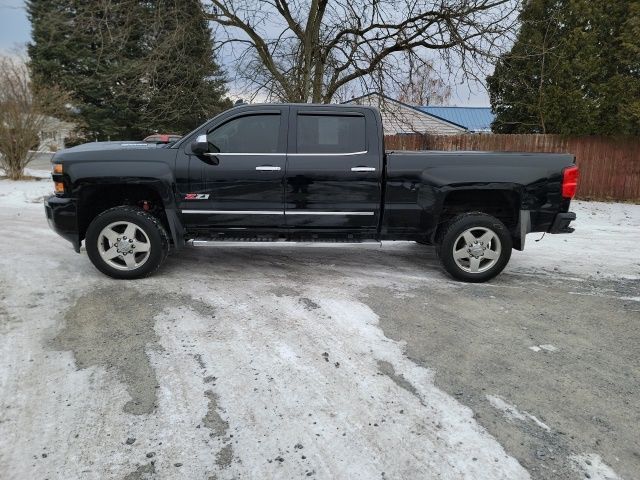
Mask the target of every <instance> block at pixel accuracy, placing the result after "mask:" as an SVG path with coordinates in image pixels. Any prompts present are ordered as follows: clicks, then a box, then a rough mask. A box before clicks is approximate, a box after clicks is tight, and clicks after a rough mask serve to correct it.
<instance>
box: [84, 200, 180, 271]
mask: <svg viewBox="0 0 640 480" xmlns="http://www.w3.org/2000/svg"><path fill="white" fill-rule="evenodd" d="M85 243H86V247H87V255H88V256H89V259H90V260H91V263H93V265H94V266H95V267H96V268H97V269H98V270H100V271H101V272H102V273H104V274H106V275H109V276H110V277H113V278H123V279H133V278H141V277H144V276H147V275H149V274H150V273H153V272H154V271H155V270H157V269H158V267H160V264H161V263H162V262H163V261H164V259H165V258H166V256H167V252H168V250H169V238H168V236H167V232H166V230H165V229H164V227H163V226H162V224H161V223H160V221H159V220H158V219H157V218H156V217H154V216H153V215H151V214H149V213H147V212H145V211H144V210H142V209H139V208H135V207H129V206H122V207H115V208H111V209H109V210H106V211H104V212H102V213H101V214H100V215H98V216H97V217H96V218H94V219H93V221H92V222H91V224H90V225H89V228H88V229H87V235H86V242H85Z"/></svg>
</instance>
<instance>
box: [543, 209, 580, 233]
mask: <svg viewBox="0 0 640 480" xmlns="http://www.w3.org/2000/svg"><path fill="white" fill-rule="evenodd" d="M575 219H576V214H575V213H573V212H566V213H559V214H557V215H556V218H555V220H554V221H553V224H552V225H551V227H550V228H549V233H573V231H574V230H575V228H573V227H570V226H569V224H570V223H571V222H573V221H574V220H575Z"/></svg>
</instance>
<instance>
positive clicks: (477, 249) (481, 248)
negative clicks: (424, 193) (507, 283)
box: [437, 212, 513, 282]
mask: <svg viewBox="0 0 640 480" xmlns="http://www.w3.org/2000/svg"><path fill="white" fill-rule="evenodd" d="M438 240H439V241H438V246H437V252H438V256H439V257H440V261H441V262H442V265H443V266H444V268H445V270H447V272H449V274H450V275H451V276H452V277H454V278H456V279H458V280H463V281H465V282H485V281H487V280H489V279H491V278H493V277H495V276H496V275H498V274H499V273H500V272H501V271H502V270H503V269H504V267H505V266H506V265H507V263H508V262H509V259H510V258H511V249H512V246H513V244H512V240H511V235H510V234H509V231H508V230H507V227H505V225H504V224H503V223H502V222H501V221H500V220H498V219H497V218H495V217H492V216H491V215H487V214H484V213H479V212H478V213H467V214H463V215H459V216H457V217H455V218H454V219H453V220H451V221H450V222H449V223H448V224H447V225H446V226H445V228H444V229H443V230H442V233H441V235H440V236H439V239H438Z"/></svg>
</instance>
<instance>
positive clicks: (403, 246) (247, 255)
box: [161, 242, 448, 278]
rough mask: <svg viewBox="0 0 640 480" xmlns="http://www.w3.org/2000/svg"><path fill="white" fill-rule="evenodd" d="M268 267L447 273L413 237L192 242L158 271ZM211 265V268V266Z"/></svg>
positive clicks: (257, 269)
mask: <svg viewBox="0 0 640 480" xmlns="http://www.w3.org/2000/svg"><path fill="white" fill-rule="evenodd" d="M265 268H267V269H271V271H274V270H275V271H281V272H287V271H291V272H293V271H296V272H298V273H317V272H321V271H331V272H333V273H335V272H336V271H337V270H338V271H340V272H343V273H347V272H349V271H354V272H357V273H358V274H359V275H360V274H361V275H374V274H375V275H378V274H380V273H381V271H389V272H390V273H391V272H393V271H394V270H395V271H397V272H403V273H412V274H419V275H423V274H426V275H432V274H434V273H436V274H437V277H438V278H448V277H446V275H445V274H444V272H443V270H442V268H441V267H440V262H439V260H438V257H437V255H436V253H435V249H434V248H433V247H429V246H424V245H419V244H416V243H414V242H384V243H383V244H382V246H380V245H378V244H362V245H340V244H336V245H333V244H328V245H327V244H265V245H264V246H262V245H255V244H254V245H252V246H246V247H245V246H242V245H240V246H235V245H234V246H227V245H224V244H220V245H219V246H217V245H213V246H207V247H192V246H187V247H185V248H184V249H183V250H181V251H179V252H176V253H174V254H172V255H170V256H169V258H168V259H167V261H166V262H165V264H164V265H163V267H162V268H161V270H162V273H161V274H172V273H174V272H175V273H178V272H179V271H180V270H186V271H189V272H197V271H203V273H206V272H208V273H209V274H211V273H213V272H217V273H220V274H222V273H232V272H238V271H242V272H245V273H246V272H247V271H249V272H252V273H255V274H258V275H264V274H267V273H268V270H265ZM212 269H213V270H212Z"/></svg>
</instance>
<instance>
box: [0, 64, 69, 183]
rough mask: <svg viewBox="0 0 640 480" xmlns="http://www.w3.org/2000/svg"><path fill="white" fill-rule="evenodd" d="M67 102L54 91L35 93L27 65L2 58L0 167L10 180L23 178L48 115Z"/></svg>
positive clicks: (46, 89) (44, 90)
mask: <svg viewBox="0 0 640 480" xmlns="http://www.w3.org/2000/svg"><path fill="white" fill-rule="evenodd" d="M66 98H67V97H66V95H64V94H63V93H62V92H61V91H60V90H58V89H55V88H41V89H39V90H38V91H37V92H34V91H33V90H32V85H31V80H30V78H29V71H28V68H27V66H26V65H25V63H24V62H23V61H22V60H20V59H17V58H14V57H0V166H1V167H2V168H3V170H4V171H5V173H6V174H7V176H8V177H9V178H10V179H12V180H19V179H20V178H23V176H24V174H23V172H24V168H25V167H26V166H27V164H28V163H29V162H30V161H31V159H32V158H33V153H34V152H33V150H35V149H37V147H38V145H39V143H40V142H39V138H38V134H39V133H40V131H41V130H42V128H43V126H44V125H45V123H46V122H47V119H48V116H47V115H48V114H49V113H51V112H55V111H59V109H60V108H62V107H63V105H64V103H65V101H66Z"/></svg>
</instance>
